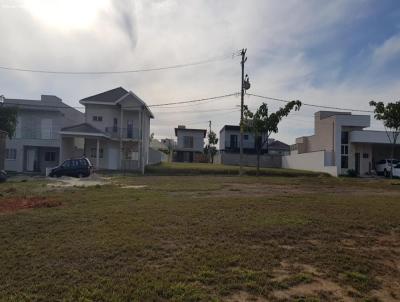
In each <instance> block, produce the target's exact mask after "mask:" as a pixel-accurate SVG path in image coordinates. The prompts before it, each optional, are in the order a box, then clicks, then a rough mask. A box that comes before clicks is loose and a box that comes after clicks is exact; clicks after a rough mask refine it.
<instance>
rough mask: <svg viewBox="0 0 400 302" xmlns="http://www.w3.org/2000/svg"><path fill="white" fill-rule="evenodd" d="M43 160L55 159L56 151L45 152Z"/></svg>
mask: <svg viewBox="0 0 400 302" xmlns="http://www.w3.org/2000/svg"><path fill="white" fill-rule="evenodd" d="M44 160H45V161H56V152H54V151H48V152H45V153H44Z"/></svg>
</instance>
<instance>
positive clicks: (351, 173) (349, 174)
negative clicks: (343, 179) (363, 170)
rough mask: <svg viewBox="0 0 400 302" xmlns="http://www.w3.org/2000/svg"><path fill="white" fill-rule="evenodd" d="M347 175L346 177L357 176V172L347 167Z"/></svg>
mask: <svg viewBox="0 0 400 302" xmlns="http://www.w3.org/2000/svg"><path fill="white" fill-rule="evenodd" d="M347 176H348V177H357V172H356V170H354V169H349V170H347Z"/></svg>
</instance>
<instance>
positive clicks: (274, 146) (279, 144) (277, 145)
mask: <svg viewBox="0 0 400 302" xmlns="http://www.w3.org/2000/svg"><path fill="white" fill-rule="evenodd" d="M268 148H270V149H275V150H289V149H290V146H289V145H287V144H285V143H283V142H281V141H278V140H274V141H272V142H270V143H269V144H268Z"/></svg>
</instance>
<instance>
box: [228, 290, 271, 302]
mask: <svg viewBox="0 0 400 302" xmlns="http://www.w3.org/2000/svg"><path fill="white" fill-rule="evenodd" d="M223 301H226V302H246V301H252V302H268V300H266V299H265V298H262V297H257V296H254V295H251V294H249V293H247V292H244V291H241V292H238V293H235V294H233V295H231V296H229V297H226V298H225V299H224V300H223Z"/></svg>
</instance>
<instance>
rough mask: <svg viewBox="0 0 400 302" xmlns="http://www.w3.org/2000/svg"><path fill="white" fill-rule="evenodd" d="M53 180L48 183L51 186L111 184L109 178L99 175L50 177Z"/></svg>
mask: <svg viewBox="0 0 400 302" xmlns="http://www.w3.org/2000/svg"><path fill="white" fill-rule="evenodd" d="M49 180H51V181H52V182H51V183H49V184H47V186H48V187H50V188H68V187H93V186H104V185H107V184H110V181H109V180H108V179H105V178H103V177H99V176H95V175H93V176H90V177H84V178H75V177H61V178H49Z"/></svg>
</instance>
